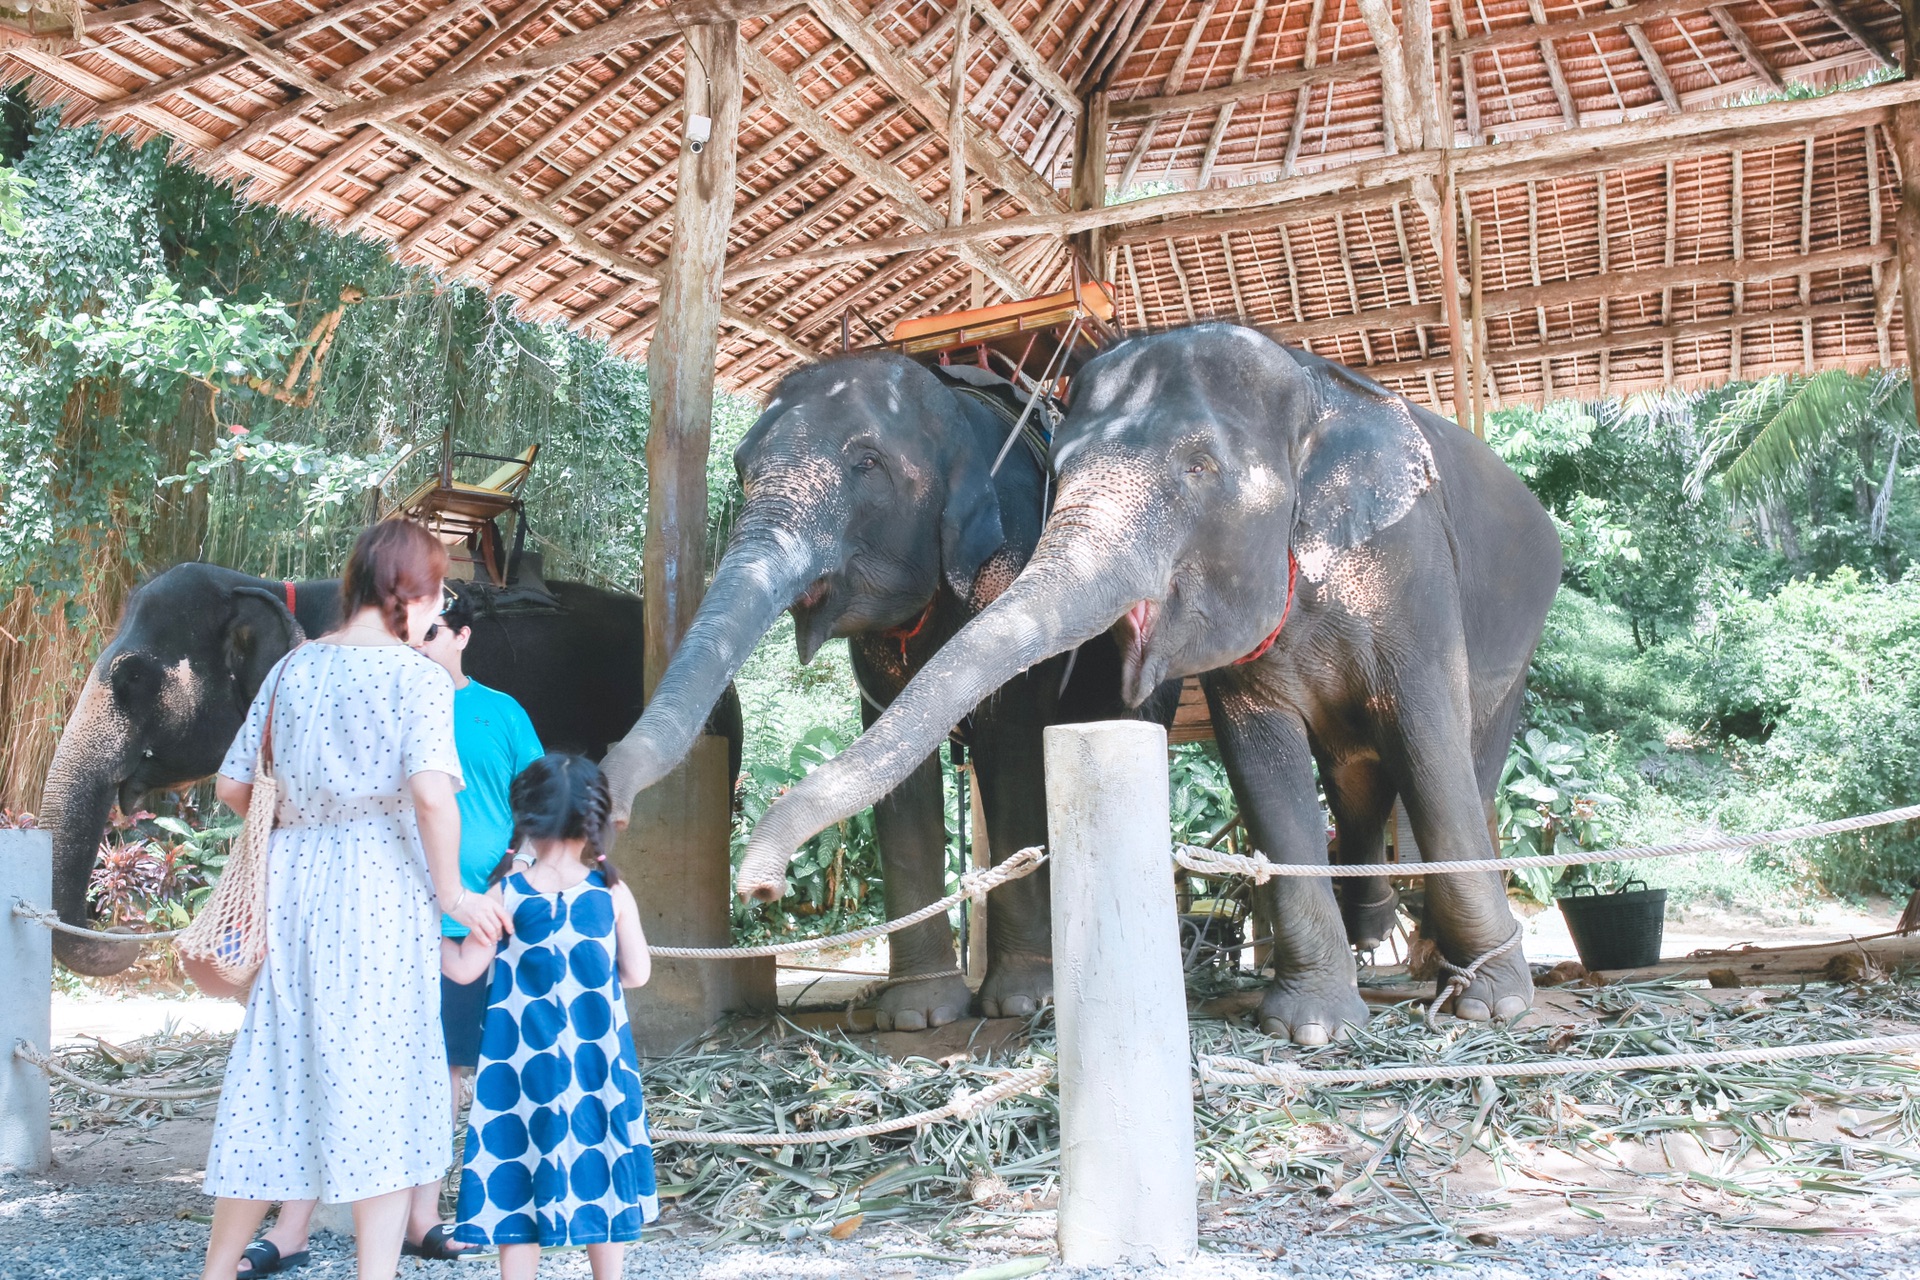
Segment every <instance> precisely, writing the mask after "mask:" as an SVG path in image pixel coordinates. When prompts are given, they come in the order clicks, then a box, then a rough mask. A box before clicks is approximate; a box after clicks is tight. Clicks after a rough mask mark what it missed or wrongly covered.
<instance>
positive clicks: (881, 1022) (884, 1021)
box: [873, 1009, 893, 1031]
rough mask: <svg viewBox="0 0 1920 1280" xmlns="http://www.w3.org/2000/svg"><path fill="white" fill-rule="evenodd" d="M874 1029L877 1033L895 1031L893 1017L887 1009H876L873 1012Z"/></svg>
mask: <svg viewBox="0 0 1920 1280" xmlns="http://www.w3.org/2000/svg"><path fill="white" fill-rule="evenodd" d="M873 1029H874V1030H875V1031H891V1030H893V1015H892V1014H891V1013H888V1012H887V1011H886V1010H885V1009H875V1010H874V1011H873Z"/></svg>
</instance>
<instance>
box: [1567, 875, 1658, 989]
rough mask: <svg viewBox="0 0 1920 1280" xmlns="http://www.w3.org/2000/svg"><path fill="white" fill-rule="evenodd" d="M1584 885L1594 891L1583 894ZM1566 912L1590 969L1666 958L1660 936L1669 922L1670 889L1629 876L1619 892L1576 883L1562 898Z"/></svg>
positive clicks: (1632, 966)
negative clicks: (1663, 955) (1655, 886)
mask: <svg viewBox="0 0 1920 1280" xmlns="http://www.w3.org/2000/svg"><path fill="white" fill-rule="evenodd" d="M1634 885H1639V886H1640V888H1639V889H1638V890H1635V889H1634V887H1633V886H1634ZM1582 889H1586V890H1588V891H1589V892H1588V896H1586V897H1581V896H1579V894H1580V890H1582ZM1560 914H1561V915H1562V916H1564V917H1566V921H1567V932H1568V933H1570V934H1572V935H1573V946H1574V949H1575V950H1576V951H1578V952H1579V953H1580V963H1581V964H1583V965H1585V966H1586V967H1587V968H1588V969H1590V970H1600V971H1604V970H1607V969H1640V968H1644V967H1645V966H1647V965H1650V964H1655V963H1657V962H1658V961H1659V959H1660V936H1661V933H1662V932H1663V931H1664V930H1665V928H1666V923H1667V891H1666V890H1665V889H1649V888H1647V882H1646V881H1644V880H1629V881H1627V882H1626V884H1624V885H1622V886H1620V891H1619V892H1618V893H1599V892H1596V891H1594V889H1593V886H1592V885H1590V884H1583V885H1576V886H1574V890H1573V893H1572V894H1570V895H1569V896H1567V897H1564V898H1561V899H1560Z"/></svg>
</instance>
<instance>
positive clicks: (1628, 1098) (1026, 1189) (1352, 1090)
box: [647, 983, 1920, 1243]
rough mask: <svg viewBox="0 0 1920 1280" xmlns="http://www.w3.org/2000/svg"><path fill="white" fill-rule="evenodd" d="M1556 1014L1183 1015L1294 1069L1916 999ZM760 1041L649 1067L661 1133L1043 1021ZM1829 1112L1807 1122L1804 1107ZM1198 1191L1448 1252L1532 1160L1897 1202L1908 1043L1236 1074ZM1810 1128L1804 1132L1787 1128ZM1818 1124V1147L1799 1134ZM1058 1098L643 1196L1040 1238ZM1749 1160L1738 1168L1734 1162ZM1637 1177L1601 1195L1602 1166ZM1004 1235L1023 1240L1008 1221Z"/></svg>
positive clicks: (805, 1110)
mask: <svg viewBox="0 0 1920 1280" xmlns="http://www.w3.org/2000/svg"><path fill="white" fill-rule="evenodd" d="M1573 998H1574V999H1576V1000H1578V1001H1579V1002H1580V1003H1581V1004H1582V1005H1583V1006H1584V1010H1585V1013H1586V1018H1585V1020H1584V1022H1583V1023H1582V1024H1581V1025H1577V1026H1571V1027H1569V1026H1547V1025H1540V1026H1530V1025H1528V1020H1522V1021H1521V1022H1520V1023H1519V1024H1518V1025H1516V1026H1512V1027H1498V1026H1491V1025H1487V1024H1472V1023H1463V1022H1458V1021H1454V1020H1451V1019H1449V1020H1447V1021H1446V1022H1445V1023H1444V1024H1443V1025H1442V1026H1441V1027H1439V1028H1437V1029H1431V1028H1428V1027H1427V1026H1426V1025H1425V1023H1424V1021H1423V1019H1422V1016H1421V1010H1420V1009H1419V1007H1418V1006H1416V1005H1403V1006H1397V1007H1394V1008H1391V1009H1387V1010H1384V1011H1381V1012H1379V1013H1378V1014H1377V1015H1376V1016H1375V1018H1374V1020H1373V1021H1372V1023H1371V1024H1370V1025H1369V1026H1368V1027H1367V1029H1366V1030H1365V1031H1364V1032H1361V1033H1360V1034H1358V1035H1356V1036H1355V1037H1354V1038H1353V1039H1352V1040H1350V1041H1347V1042H1345V1043H1342V1044H1336V1045H1331V1046H1328V1047H1326V1048H1322V1049H1315V1050H1309V1051H1302V1050H1296V1049H1294V1048H1291V1047H1289V1046H1286V1045H1284V1044H1282V1043H1280V1042H1276V1041H1275V1040H1274V1039H1273V1038H1272V1037H1270V1036H1267V1035H1265V1034H1263V1033H1261V1032H1258V1031H1255V1030H1252V1029H1250V1028H1248V1027H1244V1026H1240V1025H1236V1024H1233V1023H1227V1022H1217V1021H1195V1022H1194V1023H1193V1044H1194V1050H1195V1052H1196V1053H1205V1054H1232V1055H1235V1056H1241V1057H1250V1058H1254V1059H1256V1060H1263V1061H1269V1062H1282V1061H1286V1062H1293V1063H1296V1064H1299V1065H1304V1066H1309V1067H1326V1068H1332V1067H1336V1066H1339V1067H1348V1066H1385V1065H1394V1064H1401V1063H1408V1062H1420V1063H1430V1062H1451V1063H1459V1064H1463V1065H1465V1064H1472V1063H1482V1062H1484V1063H1492V1062H1512V1061H1523V1060H1527V1059H1534V1058H1543V1057H1565V1056H1573V1057H1583V1056H1584V1057H1594V1058H1604V1057H1613V1056H1621V1055H1637V1054H1653V1053H1674V1052H1684V1051H1688V1050H1702V1051H1704V1050H1709V1049H1724V1048H1733V1047H1751V1046H1753V1045H1756V1044H1788V1043H1806V1042H1811V1041H1818V1040H1829V1039H1834V1040H1837V1039H1847V1038H1851V1037H1858V1036H1862V1035H1871V1034H1880V1033H1882V1032H1885V1031H1889V1030H1896V1031H1897V1030H1905V1029H1911V1028H1912V1027H1914V1026H1915V1025H1916V1024H1920V989H1917V988H1914V987H1910V986H1898V985H1893V984H1882V985H1879V986H1875V987H1856V988H1833V987H1809V988H1804V989H1802V990H1800V991H1798V992H1795V993H1791V994H1780V995H1777V996H1774V995H1772V993H1761V994H1752V995H1749V996H1748V997H1747V998H1745V999H1744V1000H1743V1001H1741V1002H1740V1003H1735V1004H1730V1005H1718V1004H1715V1003H1713V1002H1711V1001H1709V1000H1706V999H1703V998H1701V996H1700V994H1699V993H1698V992H1697V991H1690V990H1689V989H1687V988H1683V987H1678V986H1674V985H1670V984H1654V983H1647V984H1635V985H1631V986H1613V987H1604V988H1598V989H1594V990H1588V991H1581V992H1579V993H1577V995H1575V996H1574V997H1573ZM782 1031H783V1035H782V1038H781V1039H779V1040H778V1041H777V1042H773V1043H761V1044H757V1045H739V1044H736V1045H728V1044H725V1043H719V1042H709V1043H707V1044H704V1045H702V1046H701V1047H700V1051H699V1052H698V1053H689V1054H685V1055H681V1056H679V1057H676V1058H674V1059H671V1060H669V1061H665V1062H659V1063H655V1064H652V1066H651V1069H650V1070H649V1072H648V1074H647V1093H648V1099H649V1106H650V1109H651V1113H652V1117H653V1121H654V1123H655V1124H656V1125H659V1126H661V1127H669V1126H670V1127H672V1128H675V1129H694V1130H709V1131H712V1130H732V1131H742V1130H745V1131H758V1132H768V1133H781V1132H794V1131H800V1130H812V1129H829V1128H841V1127H850V1126H853V1125H859V1124H866V1123H869V1122H871V1121H874V1120H880V1119H886V1118H889V1117H895V1116H903V1115H910V1114H913V1113H915V1112H918V1111H924V1110H929V1109H932V1108H935V1107H938V1106H941V1105H943V1104H944V1103H946V1102H948V1101H950V1100H951V1099H952V1098H953V1096H954V1094H955V1093H956V1092H958V1091H959V1090H961V1089H978V1088H981V1087H983V1086H984V1085H986V1084H988V1083H990V1082H991V1081H992V1080H994V1079H996V1078H999V1077H1001V1076H1003V1075H1004V1074H1005V1073H1006V1072H1007V1071H1008V1070H1009V1069H1012V1068H1018V1067H1024V1066H1031V1065H1035V1064H1037V1063H1040V1062H1044V1061H1049V1060H1051V1058H1052V1057H1053V1054H1054V1051H1055V1045H1054V1039H1053V1032H1052V1026H1051V1022H1050V1020H1048V1019H1047V1018H1046V1017H1045V1016H1044V1015H1042V1016H1041V1017H1039V1018H1036V1019H1035V1021H1034V1023H1033V1025H1032V1026H1030V1028H1029V1030H1028V1034H1027V1035H1026V1036H1025V1038H1024V1042H1023V1043H1022V1044H1021V1046H1020V1047H1019V1048H1018V1049H1016V1050H1014V1051H1012V1052H1010V1053H1007V1054H1003V1055H1000V1056H999V1057H998V1058H997V1059H995V1060H993V1061H991V1062H982V1061H974V1060H969V1059H967V1058H965V1057H960V1056H955V1057H951V1058H947V1059H942V1060H940V1061H934V1060H931V1059H927V1058H904V1059H899V1060H894V1059H890V1058H887V1057H884V1056H882V1055H880V1054H878V1053H875V1052H873V1051H871V1050H868V1049H865V1048H862V1047H861V1046H860V1045H858V1044H856V1043H854V1042H852V1041H849V1040H847V1039H845V1038H842V1037H838V1036H830V1035H821V1034H816V1033H813V1032H809V1031H806V1030H804V1029H802V1028H799V1027H796V1026H793V1025H792V1024H790V1023H788V1024H784V1026H783V1028H782ZM1816 1107H1818V1108H1826V1109H1829V1110H1830V1111H1831V1112H1832V1113H1834V1114H1835V1116H1836V1121H1837V1124H1838V1133H1839V1134H1840V1135H1841V1136H1838V1137H1836V1136H1835V1135H1834V1131H1833V1127H1832V1126H1827V1128H1826V1129H1819V1128H1818V1127H1816V1126H1809V1125H1807V1124H1805V1123H1803V1122H1804V1121H1805V1119H1806V1118H1807V1117H1808V1116H1809V1114H1810V1113H1811V1112H1812V1110H1813V1109H1814V1108H1816ZM1194 1110H1195V1115H1194V1120H1195V1145H1196V1153H1197V1156H1198V1164H1199V1172H1200V1177H1201V1179H1202V1182H1203V1188H1202V1194H1203V1199H1206V1200H1208V1201H1220V1200H1222V1199H1223V1198H1225V1197H1229V1196H1239V1195H1247V1194H1256V1195H1260V1196H1262V1197H1277V1198H1284V1199H1298V1200H1299V1201H1300V1202H1301V1203H1302V1204H1307V1205H1313V1206H1316V1207H1319V1208H1323V1209H1325V1208H1331V1209H1342V1210H1346V1211H1348V1212H1347V1214H1346V1216H1345V1217H1344V1218H1342V1219H1341V1220H1340V1221H1339V1222H1335V1223H1333V1224H1331V1225H1333V1226H1335V1227H1338V1226H1341V1225H1347V1224H1351V1225H1354V1226H1359V1225H1365V1226H1367V1228H1368V1229H1369V1231H1370V1232H1371V1233H1373V1234H1374V1235H1376V1236H1378V1235H1380V1234H1381V1233H1382V1232H1385V1233H1386V1235H1387V1236H1389V1237H1397V1238H1403V1239H1405V1240H1407V1241H1408V1242H1412V1241H1415V1240H1420V1239H1434V1240H1450V1241H1453V1242H1456V1243H1464V1242H1465V1241H1466V1240H1467V1239H1469V1238H1471V1237H1472V1236H1474V1235H1476V1234H1479V1232H1478V1224H1479V1223H1480V1222H1481V1221H1482V1220H1483V1219H1486V1218H1488V1217H1490V1215H1491V1214H1492V1213H1493V1212H1494V1211H1495V1210H1497V1209H1499V1208H1500V1207H1501V1205H1502V1203H1505V1200H1504V1199H1503V1197H1506V1196H1508V1195H1509V1194H1518V1193H1523V1192H1525V1191H1527V1190H1530V1189H1531V1190H1544V1189H1545V1188H1543V1187H1541V1186H1539V1185H1538V1184H1534V1185H1533V1186H1531V1187H1530V1186H1529V1185H1528V1184H1529V1178H1530V1176H1531V1173H1530V1171H1531V1170H1532V1169H1533V1167H1534V1165H1535V1164H1536V1161H1537V1157H1539V1156H1540V1155H1543V1154H1544V1153H1546V1152H1548V1151H1554V1152H1561V1153H1565V1154H1567V1155H1570V1156H1573V1157H1575V1158H1576V1159H1577V1160H1578V1161H1579V1162H1580V1163H1581V1164H1582V1165H1584V1166H1586V1167H1588V1168H1590V1169H1592V1170H1593V1171H1594V1174H1595V1177H1594V1179H1593V1181H1592V1182H1591V1183H1590V1184H1587V1183H1581V1182H1577V1181H1571V1180H1569V1179H1568V1178H1567V1177H1565V1176H1564V1173H1563V1174H1561V1175H1558V1176H1555V1177H1553V1178H1552V1179H1551V1183H1552V1185H1551V1194H1552V1195H1554V1196H1556V1197H1559V1198H1561V1199H1563V1200H1564V1201H1565V1203H1566V1204H1567V1205H1569V1206H1570V1207H1572V1208H1574V1209H1575V1210H1576V1211H1578V1212H1581V1213H1584V1214H1586V1215H1587V1216H1590V1217H1596V1218H1605V1217H1607V1216H1608V1208H1609V1206H1613V1205H1620V1204H1629V1205H1638V1206H1640V1207H1642V1208H1645V1207H1647V1206H1648V1205H1649V1204H1650V1202H1653V1201H1660V1202H1661V1204H1662V1208H1663V1210H1664V1211H1666V1212H1672V1213H1680V1214H1693V1215H1697V1216H1701V1217H1704V1218H1708V1219H1712V1220H1715V1221H1720V1222H1728V1223H1732V1222H1739V1221H1741V1220H1744V1219H1751V1218H1753V1217H1754V1215H1757V1214H1764V1213H1765V1212H1766V1211H1768V1210H1792V1211H1797V1212H1805V1211H1807V1210H1808V1209H1809V1208H1817V1207H1819V1206H1820V1205H1822V1204H1824V1203H1826V1202H1829V1201H1831V1200H1833V1199H1834V1198H1835V1197H1858V1196H1866V1195H1898V1196H1908V1195H1914V1194H1920V1062H1916V1060H1915V1059H1914V1058H1913V1057H1912V1056H1910V1055H1909V1056H1904V1057H1899V1056H1887V1055H1882V1056H1875V1057H1856V1058H1836V1059H1802V1060H1799V1061H1792V1062H1782V1063H1777V1064H1753V1065H1742V1066H1732V1067H1712V1068H1692V1069H1676V1070H1666V1071H1639V1072H1631V1073H1619V1074H1602V1073H1595V1074H1593V1075H1591V1076H1570V1077H1561V1078H1558V1079H1528V1078H1510V1079H1500V1080H1484V1079H1483V1080H1473V1079H1468V1080H1462V1081H1453V1082H1422V1083H1406V1084H1391V1085H1374V1086H1364V1085H1342V1086H1336V1087H1331V1088H1325V1089H1309V1090H1305V1091H1303V1092H1302V1093H1301V1094H1299V1095H1298V1096H1288V1094H1287V1091H1285V1090H1282V1089H1276V1088H1272V1087H1268V1086H1260V1085H1234V1086H1219V1085H1208V1086H1206V1087H1204V1088H1200V1089H1198V1090H1196V1093H1195V1101H1194ZM1809 1130H1814V1131H1811V1132H1810V1131H1809ZM1823 1134H1824V1135H1825V1136H1822V1135H1823ZM1667 1141H1673V1142H1678V1143H1684V1144H1691V1146H1692V1147H1693V1148H1694V1150H1695V1153H1696V1154H1695V1155H1694V1156H1692V1157H1691V1158H1686V1159H1680V1160H1675V1159H1673V1158H1672V1157H1671V1154H1670V1153H1669V1154H1668V1156H1667V1158H1666V1159H1664V1160H1662V1161H1660V1162H1659V1163H1660V1164H1661V1166H1662V1167H1660V1168H1658V1169H1655V1170H1652V1171H1649V1170H1647V1169H1646V1168H1645V1167H1644V1166H1645V1165H1647V1164H1648V1163H1649V1162H1648V1161H1646V1160H1642V1161H1639V1162H1637V1163H1629V1162H1628V1161H1626V1160H1623V1159H1622V1153H1623V1152H1625V1151H1627V1149H1628V1148H1629V1147H1630V1146H1631V1145H1632V1144H1656V1143H1662V1142H1667ZM1058 1149H1059V1103H1058V1093H1057V1089H1056V1088H1055V1087H1054V1086H1051V1085H1049V1086H1048V1087H1047V1088H1045V1089H1044V1090H1041V1091H1037V1092H1035V1093H1033V1094H1029V1095H1023V1096H1020V1097H1017V1098H1014V1099H1012V1100H1009V1101H1008V1102H1005V1103H1002V1104H1000V1105H999V1106H997V1107H994V1108H992V1109H991V1110H989V1111H987V1112H986V1113H984V1114H981V1115H978V1116H975V1117H974V1118H972V1119H971V1120H968V1121H965V1122H960V1123H952V1124H944V1125H939V1126H936V1127H934V1128H932V1129H929V1130H926V1131H922V1132H918V1133H915V1132H912V1131H908V1132H905V1133H900V1134H892V1135H885V1136H882V1137H876V1138H867V1139H856V1140H853V1141H851V1142H847V1143H840V1144H825V1145H818V1146H803V1147H784V1148H764V1149H762V1150H760V1151H752V1150H742V1149H739V1148H733V1147H705V1146H701V1147H693V1146H664V1147H663V1148H662V1150H661V1151H660V1153H659V1158H660V1170H661V1181H662V1184H663V1186H662V1192H663V1194H664V1195H666V1196H668V1197H670V1198H672V1199H673V1200H675V1202H676V1203H677V1204H678V1205H679V1206H680V1207H681V1209H682V1210H683V1211H686V1212H689V1213H691V1214H692V1215H694V1216H696V1217H698V1218H700V1219H704V1220H705V1221H706V1222H708V1223H710V1224H711V1225H712V1226H713V1227H715V1228H716V1229H718V1230H719V1232H720V1233H721V1235H720V1240H722V1241H728V1240H737V1239H756V1238H757V1239H769V1238H771V1239H788V1240H792V1239H798V1238H800V1237H803V1236H808V1235H822V1234H824V1235H829V1236H834V1237H838V1238H845V1237H846V1236H849V1235H851V1234H853V1233H854V1232H855V1231H857V1230H858V1229H859V1228H860V1227H861V1226H862V1225H864V1224H866V1223H871V1222H875V1221H884V1220H912V1221H914V1222H915V1223H916V1225H918V1226H921V1227H922V1228H923V1229H925V1230H927V1231H928V1233H929V1235H930V1237H931V1238H932V1239H934V1240H941V1239H947V1240H953V1239H955V1238H957V1237H963V1236H965V1235H968V1234H971V1233H974V1232H994V1231H1004V1230H1007V1229H1009V1228H1013V1229H1015V1230H1016V1231H1018V1230H1019V1228H1020V1227H1021V1226H1023V1225H1027V1226H1030V1227H1031V1229H1032V1231H1033V1232H1034V1233H1038V1234H1045V1235H1051V1230H1052V1229H1051V1223H1050V1219H1051V1210H1052V1209H1053V1207H1054V1204H1055V1201H1056V1197H1057V1184H1058V1178H1059V1163H1058ZM1756 1157H1757V1158H1756ZM1476 1159H1477V1160H1479V1161H1480V1162H1481V1168H1482V1169H1483V1170H1485V1169H1486V1168H1487V1166H1488V1164H1490V1165H1491V1175H1492V1176H1491V1177H1490V1178H1487V1179H1484V1181H1486V1182H1488V1183H1489V1184H1490V1186H1491V1188H1492V1189H1493V1191H1494V1192H1495V1194H1485V1193H1468V1194H1463V1195H1458V1196H1456V1195H1453V1194H1451V1193H1450V1191H1449V1188H1448V1175H1449V1174H1451V1173H1453V1172H1455V1171H1456V1170H1459V1169H1460V1168H1461V1167H1462V1164H1463V1162H1466V1161H1472V1160H1476ZM1622 1175H1624V1177H1625V1178H1626V1179H1636V1180H1639V1183H1638V1185H1631V1184H1630V1185H1628V1186H1626V1187H1625V1188H1624V1189H1623V1185H1622V1184H1623V1177H1622ZM1022 1233H1023V1234H1024V1233H1025V1232H1022Z"/></svg>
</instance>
